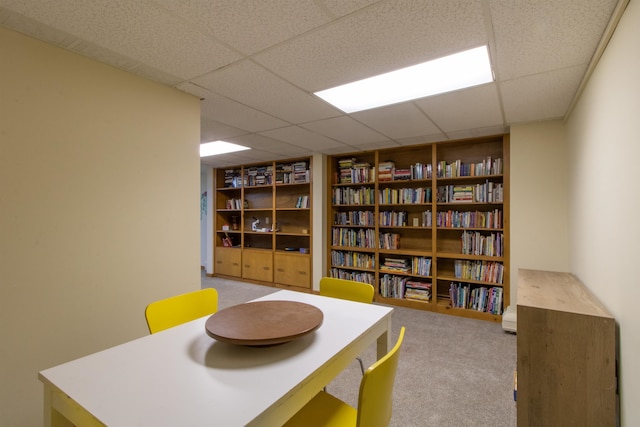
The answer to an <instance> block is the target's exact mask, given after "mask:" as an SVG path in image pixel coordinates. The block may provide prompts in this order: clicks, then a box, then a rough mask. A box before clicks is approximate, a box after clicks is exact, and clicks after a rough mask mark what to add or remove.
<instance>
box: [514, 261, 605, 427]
mask: <svg viewBox="0 0 640 427" xmlns="http://www.w3.org/2000/svg"><path fill="white" fill-rule="evenodd" d="M518 273H519V274H518V302H517V319H518V335H517V341H518V343H517V355H518V370H517V378H518V397H517V407H518V426H519V427H525V426H568V425H574V426H598V427H601V426H615V425H616V418H617V409H616V408H617V406H616V405H617V404H616V401H617V399H616V384H617V381H616V353H615V352H616V330H615V328H616V326H615V319H614V318H613V317H612V316H611V315H610V314H609V313H608V312H607V310H606V309H605V308H604V307H603V306H602V304H601V303H600V302H599V301H598V300H597V299H596V298H595V297H594V296H593V295H592V294H591V293H590V292H589V291H588V289H586V288H585V287H584V285H583V284H582V283H580V281H578V280H577V279H576V278H575V277H574V276H573V275H571V274H569V273H557V272H548V271H536V270H519V272H518Z"/></svg>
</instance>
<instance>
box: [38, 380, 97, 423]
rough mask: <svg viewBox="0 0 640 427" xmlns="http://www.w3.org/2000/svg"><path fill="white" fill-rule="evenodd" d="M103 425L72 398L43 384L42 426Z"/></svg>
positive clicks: (53, 387) (55, 388)
mask: <svg viewBox="0 0 640 427" xmlns="http://www.w3.org/2000/svg"><path fill="white" fill-rule="evenodd" d="M75 425H82V426H104V424H103V423H101V422H100V421H98V420H97V419H96V418H95V417H94V416H93V415H91V414H90V413H89V412H87V411H86V410H85V409H84V408H83V407H82V406H80V405H78V404H77V403H76V402H75V401H74V400H73V399H71V398H70V397H69V396H67V395H66V394H64V393H63V392H62V391H60V390H59V389H58V388H57V387H55V386H52V385H50V384H46V383H45V385H44V426H45V427H73V426H75Z"/></svg>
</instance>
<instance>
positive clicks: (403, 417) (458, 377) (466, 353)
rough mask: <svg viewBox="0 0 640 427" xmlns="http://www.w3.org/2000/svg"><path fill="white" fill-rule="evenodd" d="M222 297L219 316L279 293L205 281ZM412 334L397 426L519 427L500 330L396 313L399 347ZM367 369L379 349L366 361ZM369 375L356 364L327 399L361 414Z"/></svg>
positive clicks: (508, 343)
mask: <svg viewBox="0 0 640 427" xmlns="http://www.w3.org/2000/svg"><path fill="white" fill-rule="evenodd" d="M202 287H213V288H216V289H217V290H218V292H219V299H220V309H223V308H225V307H229V306H231V305H235V304H240V303H243V302H246V301H249V300H252V299H254V298H258V297H260V296H263V295H267V294H270V293H272V292H276V291H277V290H278V289H276V288H271V287H267V286H259V285H253V284H248V283H243V282H236V281H231V280H224V279H218V278H211V277H207V276H206V275H203V276H202ZM401 326H405V327H406V328H407V330H406V334H405V342H404V344H403V347H402V350H401V353H400V362H399V366H398V372H397V376H396V383H395V388H394V406H393V411H394V412H393V418H392V420H391V425H392V426H398V427H411V426H416V427H422V426H437V427H440V426H456V427H461V426H492V427H501V426H509V427H510V426H515V425H516V404H515V402H514V400H513V372H514V370H515V367H516V336H515V335H513V334H510V333H506V332H504V331H503V330H502V326H501V325H500V324H498V323H492V322H485V321H481V320H472V319H464V318H460V317H455V316H449V315H445V314H436V313H431V312H427V311H421V310H413V309H408V308H403V307H396V308H395V310H394V312H393V340H395V339H396V338H397V336H398V332H399V330H400V327H401ZM361 357H362V359H363V360H364V363H365V367H366V366H368V365H370V364H372V363H373V362H374V361H375V348H374V346H371V347H370V348H369V349H367V351H366V352H365V353H363V354H362V356H361ZM361 378H362V375H361V373H360V368H359V366H358V363H357V361H354V362H353V363H352V365H351V366H350V367H349V368H348V369H346V370H345V371H344V372H342V373H341V374H340V375H339V376H338V377H336V378H335V379H334V381H332V382H331V383H330V384H329V385H328V386H327V391H329V392H330V393H332V394H334V395H335V396H337V397H339V398H340V399H342V400H344V401H345V402H347V403H349V404H351V405H353V406H356V403H357V397H358V387H359V384H360V379H361Z"/></svg>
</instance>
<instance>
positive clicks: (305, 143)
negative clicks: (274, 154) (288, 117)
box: [260, 126, 344, 152]
mask: <svg viewBox="0 0 640 427" xmlns="http://www.w3.org/2000/svg"><path fill="white" fill-rule="evenodd" d="M260 135H264V136H266V137H269V138H273V139H277V140H279V141H285V142H288V143H289V144H292V145H296V146H298V147H302V148H305V149H306V150H309V151H311V152H313V151H316V150H318V149H320V148H322V149H326V148H330V147H337V146H342V145H344V144H342V143H340V142H338V141H335V140H333V139H330V138H327V137H326V136H323V135H319V134H317V133H314V132H311V131H309V130H307V129H304V128H301V127H300V126H287V127H284V128H279V129H273V130H269V131H265V132H260Z"/></svg>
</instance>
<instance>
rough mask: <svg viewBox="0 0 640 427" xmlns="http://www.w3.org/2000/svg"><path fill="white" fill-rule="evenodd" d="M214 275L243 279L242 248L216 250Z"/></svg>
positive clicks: (220, 248) (219, 248)
mask: <svg viewBox="0 0 640 427" xmlns="http://www.w3.org/2000/svg"><path fill="white" fill-rule="evenodd" d="M214 273H215V274H222V275H225V276H233V277H241V276H242V251H241V250H240V248H223V247H218V248H216V250H215V262H214Z"/></svg>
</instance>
